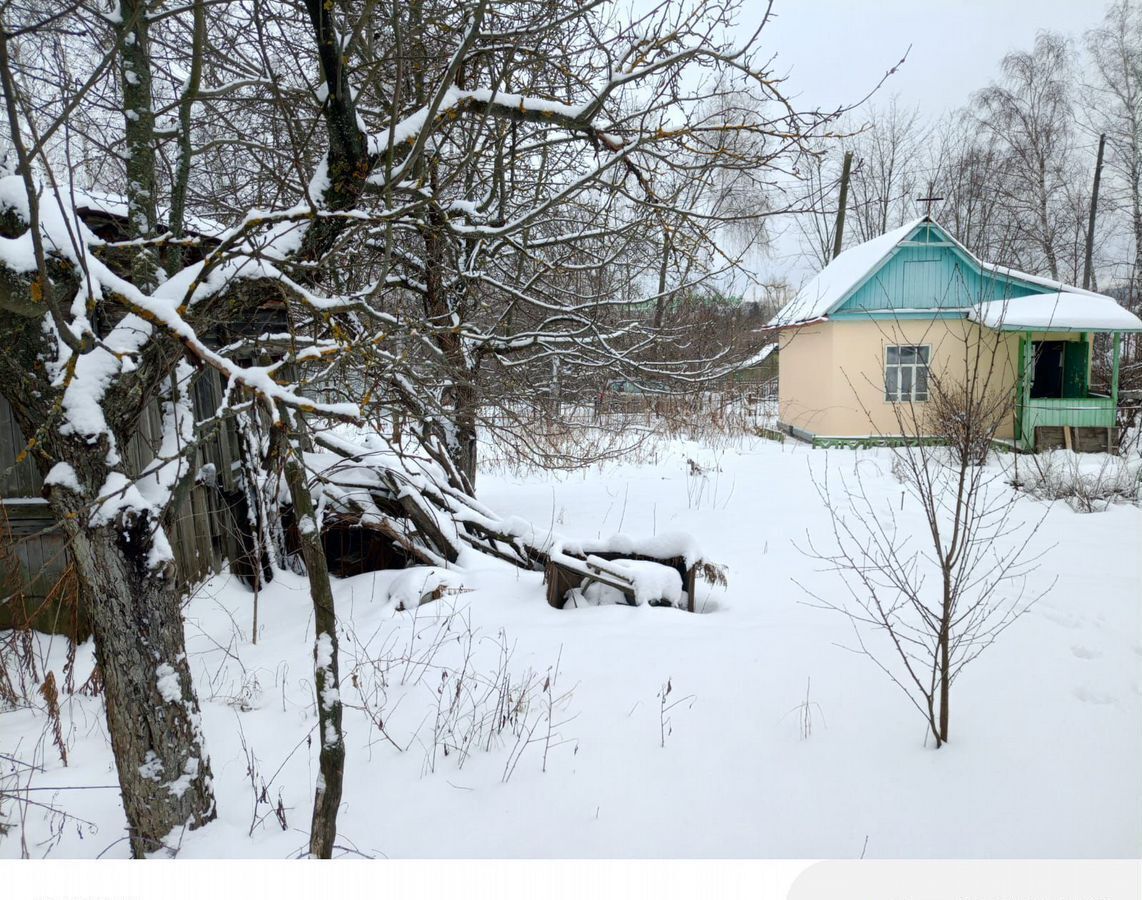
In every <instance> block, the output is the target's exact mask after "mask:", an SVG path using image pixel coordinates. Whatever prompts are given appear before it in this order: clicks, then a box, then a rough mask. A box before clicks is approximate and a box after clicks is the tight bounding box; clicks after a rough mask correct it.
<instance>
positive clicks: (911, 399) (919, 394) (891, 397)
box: [884, 344, 932, 403]
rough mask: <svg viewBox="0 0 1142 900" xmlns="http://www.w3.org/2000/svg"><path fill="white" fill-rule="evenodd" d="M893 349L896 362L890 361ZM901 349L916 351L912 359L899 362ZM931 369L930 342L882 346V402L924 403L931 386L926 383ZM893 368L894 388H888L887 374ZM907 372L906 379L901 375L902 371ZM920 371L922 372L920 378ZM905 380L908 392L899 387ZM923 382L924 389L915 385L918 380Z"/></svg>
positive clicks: (929, 394)
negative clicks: (895, 352)
mask: <svg viewBox="0 0 1142 900" xmlns="http://www.w3.org/2000/svg"><path fill="white" fill-rule="evenodd" d="M893 350H895V351H897V354H896V360H897V361H896V362H890V360H889V355H890V354H891V352H892V351H893ZM901 350H914V351H917V352H915V353H914V354H913V357H914V361H912V362H900V351H901ZM931 369H932V345H931V344H889V345H888V346H886V347H885V348H884V402H885V403H926V402H927V401H928V398H929V397H930V396H931V393H932V392H931V388H930V385H929V383H928V380H929V372H930V371H931ZM890 370H893V371H894V373H895V376H896V379H895V384H896V388H895V390H890V389H889V384H890V381H889V374H890ZM905 372H907V373H908V377H907V379H905V378H904V377H903V375H904V373H905ZM921 373H923V375H922V378H921V377H920V376H921ZM905 380H907V381H908V384H909V389H908V393H907V394H905V393H904V391H903V390H902V389H901V385H902V384H903V383H904V381H905ZM921 380H923V382H924V389H923V390H919V389H918V387H917V385H918V384H919V383H920V381H921Z"/></svg>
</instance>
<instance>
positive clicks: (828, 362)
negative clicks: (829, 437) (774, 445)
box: [777, 323, 833, 434]
mask: <svg viewBox="0 0 1142 900" xmlns="http://www.w3.org/2000/svg"><path fill="white" fill-rule="evenodd" d="M832 329H833V326H832V325H831V324H829V323H821V324H817V325H806V326H804V327H801V328H795V329H791V330H789V331H783V332H782V333H781V336H780V343H779V349H778V357H777V401H778V409H779V411H780V412H779V418H780V419H781V421H782V422H783V423H784V424H786V425H792V426H794V427H796V428H800V429H802V430H804V431H808V432H810V433H811V434H829V433H830V432H829V431H827V430H826V429H827V428H828V427H829V417H830V416H831V414H832V405H833V332H832Z"/></svg>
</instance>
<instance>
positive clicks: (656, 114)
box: [0, 0, 832, 855]
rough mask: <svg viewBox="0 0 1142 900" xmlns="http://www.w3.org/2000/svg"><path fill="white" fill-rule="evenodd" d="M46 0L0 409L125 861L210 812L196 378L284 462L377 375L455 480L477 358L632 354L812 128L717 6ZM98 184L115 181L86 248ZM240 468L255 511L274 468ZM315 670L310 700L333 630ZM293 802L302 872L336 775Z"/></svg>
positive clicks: (28, 45) (24, 57) (14, 189)
mask: <svg viewBox="0 0 1142 900" xmlns="http://www.w3.org/2000/svg"><path fill="white" fill-rule="evenodd" d="M41 7H42V5H41V4H37V3H29V4H8V5H5V6H3V7H2V8H0V78H2V80H3V89H4V102H5V117H4V118H5V120H6V127H7V130H8V137H9V138H10V140H11V144H12V148H13V153H12V157H11V159H10V164H11V167H12V168H14V169H15V171H16V172H17V173H18V174H16V175H12V176H8V177H6V178H4V179H3V180H2V181H0V239H2V240H3V244H2V245H0V250H2V251H3V252H2V253H0V338H2V340H0V391H2V392H3V394H4V396H5V398H6V399H7V400H8V402H9V403H10V405H11V406H12V409H13V411H14V414H15V417H16V419H17V421H18V422H19V425H20V427H21V429H22V430H23V431H24V433H25V435H26V436H27V438H28V448H27V453H28V455H30V456H31V457H32V458H33V459H34V460H35V462H36V464H37V466H38V467H39V469H40V471H41V473H42V474H43V475H44V478H45V485H46V487H47V493H48V498H49V502H50V504H51V508H52V510H53V512H54V513H55V514H56V516H57V517H58V519H59V521H60V522H61V525H62V527H63V528H64V530H65V532H66V534H67V536H68V538H69V539H70V542H71V549H72V553H73V555H74V557H75V561H76V569H77V576H78V578H79V580H80V582H81V586H82V589H83V590H84V591H85V592H86V594H85V595H86V596H90V597H91V605H92V609H91V613H92V620H93V627H94V631H95V639H96V644H97V652H98V655H99V659H100V664H101V667H102V669H103V674H104V680H105V685H106V694H105V699H106V707H107V717H108V724H109V730H110V732H111V736H112V745H113V749H114V751H115V757H116V763H117V768H118V774H119V784H120V789H121V793H122V796H123V802H124V808H125V811H126V814H127V820H128V824H129V828H130V830H131V844H132V850H133V852H134V853H135V854H136V855H143V854H146V853H149V852H153V851H155V850H157V849H158V848H160V847H161V846H162V844H163V842H164V840H165V839H166V837H167V835H168V834H170V833H171V832H172V831H173V830H175V829H177V828H180V827H182V826H184V825H189V826H190V827H197V826H199V825H202V824H205V823H206V822H208V821H210V820H211V818H212V817H213V816H214V798H213V794H212V788H211V778H210V767H209V761H208V757H207V754H206V752H205V746H204V740H203V737H202V735H201V733H200V730H199V727H198V722H199V716H198V707H197V700H196V698H195V695H194V689H193V685H192V683H191V676H190V669H189V666H188V662H187V658H186V653H185V645H184V638H183V632H182V620H181V612H180V605H181V601H182V595H181V590H180V589H179V587H178V586H177V584H176V581H175V579H174V578H173V575H172V571H171V570H172V567H173V562H172V554H171V551H170V547H169V543H168V541H167V540H166V530H165V529H166V527H167V526H168V525H169V521H168V520H169V517H170V515H171V510H172V509H173V504H172V498H173V497H174V496H176V495H177V493H178V492H179V491H180V490H182V489H183V488H184V487H185V485H186V484H188V483H190V482H191V481H193V479H194V478H195V477H196V476H197V475H198V473H197V472H196V471H195V469H194V465H193V459H194V453H195V449H196V447H197V445H198V442H199V441H200V440H201V438H202V436H203V434H204V428H203V426H202V423H200V422H195V421H193V417H191V416H189V415H188V412H187V409H188V406H187V402H186V398H187V394H188V390H189V388H188V382H189V379H190V377H191V373H192V370H193V369H194V368H210V369H213V370H215V371H216V372H218V373H219V374H220V376H221V377H222V379H223V380H224V382H225V384H226V391H225V396H224V398H223V399H222V401H221V404H220V406H219V408H218V409H217V410H216V411H215V414H214V416H212V417H210V419H211V421H212V422H214V423H215V424H216V423H217V422H218V421H220V420H223V419H227V418H232V417H236V416H239V415H240V416H244V417H246V420H247V421H250V422H258V421H260V422H263V423H266V422H268V423H269V426H270V428H271V433H274V432H273V431H272V430H273V429H279V428H285V432H286V433H285V438H284V440H285V444H286V446H285V447H284V448H282V450H281V452H280V453H279V459H280V461H282V462H283V463H284V462H286V461H288V460H291V459H296V453H297V451H298V447H297V446H296V445H295V437H296V435H297V434H299V433H302V432H304V430H305V429H304V428H303V427H302V426H303V425H305V424H307V423H312V422H315V421H319V422H326V423H327V422H331V421H337V420H342V419H350V420H358V417H359V415H360V412H361V406H362V405H372V404H374V403H376V402H377V398H376V396H375V395H373V394H370V393H369V391H370V389H372V388H375V389H377V390H378V391H379V392H380V393H381V394H382V399H383V400H384V401H385V402H386V403H387V404H389V405H390V407H392V408H395V407H398V406H399V407H400V408H401V409H403V410H404V411H405V412H406V413H407V416H408V418H409V419H411V420H413V421H415V422H416V423H417V426H418V428H419V429H421V430H422V432H423V435H422V436H423V437H424V438H425V439H424V446H425V447H427V448H429V450H430V451H432V452H435V451H436V450H439V451H441V452H440V461H441V465H442V467H443V468H444V470H445V471H446V476H445V477H446V479H447V481H448V482H449V484H448V486H447V487H448V489H449V490H459V491H461V492H468V493H470V492H471V491H472V489H473V488H472V475H473V474H474V471H475V423H476V420H477V417H478V414H479V409H480V404H481V402H482V400H483V399H486V397H487V394H486V393H482V390H483V383H482V381H481V377H482V374H483V367H484V366H488V367H489V368H492V369H493V371H495V372H502V371H507V370H508V369H509V368H511V367H515V368H516V370H517V371H520V372H531V373H534V372H535V371H536V370H537V369H540V368H542V369H544V370H548V371H549V367H550V366H551V365H552V363H553V362H554V361H556V360H558V361H559V363H560V365H562V366H565V367H571V366H579V367H581V368H583V369H588V370H589V369H591V368H594V369H596V370H598V369H600V368H602V367H603V366H607V365H618V366H622V365H629V364H630V363H629V362H628V361H634V364H636V365H639V366H642V367H645V366H646V360H647V359H648V358H649V354H650V351H651V349H652V348H653V345H654V343H655V340H656V339H657V337H658V335H657V334H656V332H655V329H654V327H653V320H652V319H651V320H650V321H649V322H648V321H647V317H646V316H645V315H644V313H645V310H646V309H647V307H648V306H653V305H654V304H655V302H656V301H657V300H658V299H659V298H660V297H661V296H662V294H663V291H661V290H659V289H658V287H657V286H658V284H659V282H660V280H661V279H660V278H659V277H658V276H659V273H660V271H661V269H662V266H663V262H662V261H663V259H665V260H666V266H667V268H670V269H671V270H676V271H681V272H685V273H686V276H685V277H684V278H675V279H672V280H671V282H670V285H669V287H668V291H669V292H670V293H671V294H673V293H677V292H679V291H681V290H683V289H686V288H689V287H691V286H693V285H694V284H696V283H700V282H701V281H702V280H705V279H708V278H710V277H711V276H714V275H716V274H717V273H719V272H725V271H727V270H728V269H731V268H732V267H733V266H734V264H735V262H736V259H735V257H734V255H733V254H731V253H729V252H727V247H728V246H730V245H729V244H726V243H723V242H722V241H721V235H720V232H721V231H722V230H724V229H731V228H739V229H740V232H752V233H753V234H754V235H757V234H759V233H760V229H759V223H760V222H761V221H762V220H763V219H764V217H765V216H768V215H770V214H772V213H774V212H775V208H774V207H773V205H771V204H769V203H766V202H763V201H760V200H757V199H756V198H754V199H751V191H752V190H754V189H755V188H756V189H757V191H759V192H762V193H764V191H765V190H767V188H768V183H767V180H766V179H767V178H768V177H769V174H768V173H769V172H770V170H772V169H776V168H779V167H780V166H781V165H783V163H784V161H785V160H787V159H788V158H790V157H791V156H796V154H797V153H799V152H800V147H801V145H802V143H803V142H804V141H805V140H806V138H807V137H808V136H809V135H810V134H811V133H812V132H813V131H814V129H815V128H817V127H818V126H820V125H822V124H823V123H827V122H828V121H830V120H831V118H832V116H831V115H824V114H820V113H817V112H810V113H801V112H798V111H797V110H796V109H795V108H794V107H793V106H792V105H791V104H790V103H789V101H788V100H787V99H786V98H785V96H784V95H783V94H782V93H781V89H780V85H781V80H780V79H777V78H774V77H773V76H772V74H771V73H770V72H769V71H768V69H767V67H766V61H765V60H766V59H767V58H768V54H764V55H763V54H762V53H761V49H760V44H759V36H760V28H759V30H758V32H757V33H754V34H752V35H746V36H745V37H744V38H742V39H741V40H736V41H735V40H731V38H729V37H727V35H728V34H730V33H731V29H729V28H728V27H727V26H728V25H729V24H730V23H731V22H732V21H733V20H734V16H735V15H736V9H737V5H736V4H734V3H730V4H727V3H724V2H721V0H699V2H697V3H695V4H692V5H689V6H687V7H685V8H680V7H678V6H677V5H675V4H672V3H666V2H662V3H658V4H657V5H655V6H653V7H651V8H649V9H645V8H644V9H640V10H638V11H636V12H634V13H623V12H621V11H619V10H617V9H616V7H615V5H613V4H610V3H604V2H601V0H593V2H588V3H581V2H572V0H534V2H524V3H518V4H517V3H511V4H506V3H492V2H489V0H471V2H464V3H441V2H429V0H424V2H414V3H407V4H406V3H402V2H395V0H394V2H391V3H383V4H376V3H356V2H345V3H329V2H320V0H304V2H299V3H296V4H278V3H270V2H265V0H253V2H252V3H239V2H233V3H229V2H222V3H211V4H209V5H208V4H206V3H205V2H195V0H191V2H189V3H186V4H182V5H177V6H173V7H167V6H165V5H161V4H154V3H150V2H145V0H130V2H124V3H123V4H122V5H121V9H120V11H119V14H118V15H116V16H108V15H106V14H105V11H104V10H103V8H102V7H101V6H100V5H99V4H97V3H94V2H87V0H81V2H75V3H72V2H61V3H60V4H58V5H49V8H46V9H45V8H41ZM767 22H768V15H767V16H766V17H765V18H764V20H763V22H762V26H763V27H764V25H765V24H766V23H767ZM54 60H60V61H61V64H60V65H55V64H54V63H53V61H54ZM92 188H105V189H110V191H111V193H112V194H114V195H115V196H114V198H113V199H112V200H110V201H109V203H110V205H111V206H113V207H114V209H101V210H100V211H99V216H98V218H100V221H101V222H103V223H104V224H108V222H111V223H112V224H113V226H114V227H109V228H108V229H106V230H107V236H104V235H103V234H96V232H95V230H94V228H95V226H93V225H89V224H88V222H89V220H90V221H94V219H93V218H92V216H91V210H90V208H89V206H90V203H91V202H92V198H93V197H94V192H93V191H91V190H90V189H92ZM85 216H86V218H85ZM205 217H212V218H214V219H220V220H222V222H223V223H225V224H217V223H214V224H211V223H203V222H202V220H203V218H205ZM200 225H204V227H199V226H200ZM665 235H669V241H664V236H665ZM749 243H750V242H748V241H746V242H742V245H743V246H748V245H749ZM667 245H668V247H667ZM664 247H667V249H666V250H665V251H664V250H663V248H664ZM263 325H265V326H267V328H268V331H267V330H266V328H262V327H261V326H263ZM705 365H706V363H705V361H700V360H699V361H695V360H692V359H684V358H681V357H679V358H678V359H676V360H675V363H674V364H672V365H664V366H662V367H661V368H662V370H663V371H664V372H666V373H670V372H673V373H675V374H677V375H679V376H682V377H699V376H701V375H702V371H701V370H702V368H703V366H705ZM707 368H708V367H707ZM521 379H522V376H521ZM517 383H519V382H517ZM358 389H360V390H358ZM330 395H332V396H333V397H334V399H332V400H325V399H321V400H318V399H315V397H317V396H321V397H327V396H330ZM155 402H158V403H160V404H162V406H163V408H164V409H165V410H166V413H167V414H166V416H165V426H166V427H165V433H164V438H163V449H162V450H161V452H160V454H159V456H158V458H157V461H156V463H155V465H154V466H153V467H149V468H148V471H146V472H143V473H140V472H137V471H133V470H132V469H131V467H130V466H129V465H128V464H127V463H126V462H125V459H124V454H123V453H122V452H121V451H122V450H123V448H124V447H125V446H126V444H127V442H128V440H129V439H130V436H131V434H132V433H133V431H134V429H135V427H136V425H137V422H138V421H139V418H140V416H141V415H142V411H143V410H144V409H145V408H146V407H147V405H148V404H151V403H155ZM287 420H288V421H287ZM283 423H286V424H284V425H283ZM251 444H252V445H253V446H252V451H251V457H252V458H251V459H250V460H247V464H249V465H251V466H252V467H255V469H256V466H258V465H263V464H264V463H262V462H261V461H259V460H258V459H257V457H258V455H259V454H261V453H263V452H266V451H265V442H263V441H262V438H261V436H257V439H256V440H253V439H252V440H251ZM263 474H265V475H266V477H265V478H262V475H263ZM293 474H294V475H295V476H296V472H294V473H293ZM271 476H272V477H271ZM255 477H257V478H258V479H259V480H260V481H261V482H262V483H260V484H259V486H258V490H259V492H260V494H261V496H262V498H263V499H266V500H267V502H269V501H270V499H271V498H276V493H275V492H274V490H273V488H274V487H275V484H273V483H265V482H272V481H273V477H276V470H273V471H272V472H266V473H256V475H255ZM152 482H154V485H152ZM292 486H293V487H295V488H297V491H295V493H298V491H300V490H301V485H300V480H299V479H298V478H296V477H294V484H293V485H292ZM152 488H153V489H152ZM442 490H443V489H442ZM295 506H296V507H298V508H299V510H300V509H301V508H303V507H304V501H303V499H302V498H301V496H300V493H298V496H297V497H296V498H295ZM259 527H260V526H259ZM509 543H510V542H509ZM310 549H311V550H312V549H313V548H310ZM310 556H311V558H309V559H307V560H306V562H307V564H308V567H309V570H310V576H311V582H312V590H313V593H314V601H315V603H316V604H318V605H319V606H322V610H323V612H322V616H323V617H324V618H323V619H322V622H323V623H324V624H323V625H322V628H321V634H324V635H329V636H332V635H333V624H335V623H333V624H331V623H330V620H331V619H332V618H333V611H332V608H331V607H329V608H328V609H327V610H326V609H325V607H326V606H328V604H324V601H323V600H322V596H323V590H324V588H323V587H322V585H323V582H324V580H323V577H322V574H321V571H320V559H319V558H318V557H317V556H316V555H313V554H310ZM323 604H324V605H323ZM327 625H328V626H329V627H326V626H327ZM317 656H318V666H317V668H318V670H321V671H324V672H326V673H327V674H326V675H325V676H322V677H325V678H326V680H327V681H328V680H332V681H334V682H335V680H336V671H337V660H336V644H335V643H332V646H331V652H330V655H329V663H328V665H323V664H322V662H321V661H322V660H324V659H325V655H324V654H323V653H322V652H321V650H320V648H319V649H318V653H317ZM319 680H320V679H319ZM318 703H319V716H324V713H322V709H323V708H324V707H323V706H322V704H323V703H324V697H322V696H319V697H318ZM330 716H335V713H334V712H333V711H330ZM324 721H325V718H323V722H324ZM323 748H324V744H323ZM335 751H336V748H335V747H332V748H330V753H329V754H325V752H324V749H323V759H322V768H323V771H327V772H329V773H333V772H334V771H335V769H336V768H337V760H336V758H335V757H336V752H335ZM327 764H328V765H327ZM316 801H317V803H316V806H317V807H319V809H315V817H314V832H315V833H314V836H313V842H312V846H313V848H314V852H315V853H319V854H325V853H328V852H330V850H331V847H332V835H333V834H334V833H335V830H334V829H335V825H334V824H333V823H334V815H335V807H336V785H335V784H333V783H332V780H329V781H327V782H326V783H325V785H324V790H323V791H319V792H318V794H317V796H316ZM319 813H320V815H319Z"/></svg>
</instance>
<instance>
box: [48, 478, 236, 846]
mask: <svg viewBox="0 0 1142 900" xmlns="http://www.w3.org/2000/svg"><path fill="white" fill-rule="evenodd" d="M88 483H98V484H101V483H102V482H101V481H100V482H92V481H90V480H89V481H88ZM50 497H51V503H52V509H53V510H54V512H55V513H56V515H57V516H58V518H59V519H60V521H61V522H62V523H63V527H64V530H65V531H66V533H67V536H68V538H69V540H70V548H71V552H72V556H73V558H74V560H75V566H76V570H77V575H78V577H79V580H80V582H81V583H82V584H83V585H84V586H85V588H86V591H85V595H84V596H85V597H88V598H89V600H90V610H89V612H90V617H91V625H92V630H93V632H94V635H95V650H96V658H97V659H98V661H99V666H100V669H101V671H102V674H103V685H104V701H105V706H106V711H107V729H108V732H109V734H110V736H111V748H112V751H113V752H114V754H115V765H116V768H117V770H118V773H119V789H120V793H121V795H122V800H123V810H124V812H125V813H126V816H127V827H128V830H129V836H130V841H131V851H132V853H133V855H134V856H136V857H141V856H143V855H145V854H147V853H153V852H155V851H157V850H159V849H160V848H162V847H164V846H171V844H174V845H175V846H177V842H178V841H179V834H178V830H179V829H181V828H184V827H185V828H190V829H194V828H198V827H199V826H201V825H205V824H206V823H207V822H209V821H211V820H212V819H213V818H214V816H215V805H214V794H213V789H212V786H211V772H210V761H209V758H208V757H207V755H206V748H205V744H204V742H203V738H202V731H201V727H200V722H201V717H200V714H199V708H198V698H197V697H196V696H195V692H194V687H193V685H192V683H191V677H190V668H189V666H188V664H187V658H186V644H185V641H184V636H183V623H182V612H181V608H180V607H181V600H182V595H181V591H180V589H179V587H178V585H177V584H176V583H175V580H174V575H173V571H172V570H173V566H170V565H168V566H166V569H165V571H160V570H156V569H155V568H154V567H153V566H152V564H151V563H150V561H149V559H148V557H149V556H150V554H151V552H152V550H153V548H154V537H155V534H156V529H157V524H156V523H155V521H154V520H153V518H152V517H151V516H149V515H147V514H136V515H134V516H133V517H132V518H130V519H124V518H122V517H121V518H120V519H119V520H117V521H115V522H113V523H110V524H107V525H96V524H92V523H91V522H90V521H89V517H90V515H91V501H90V500H89V499H87V498H85V497H82V496H80V495H79V494H77V493H75V492H73V491H71V490H68V489H66V488H63V487H60V486H54V487H53V488H52V489H51V494H50Z"/></svg>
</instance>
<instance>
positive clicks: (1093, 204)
mask: <svg viewBox="0 0 1142 900" xmlns="http://www.w3.org/2000/svg"><path fill="white" fill-rule="evenodd" d="M1105 149H1106V135H1105V134H1100V135H1099V136H1098V158H1097V159H1096V160H1095V163H1094V187H1092V188H1091V190H1090V219H1089V220H1088V221H1087V226H1086V259H1085V260H1084V261H1083V290H1084V291H1089V290H1090V289H1091V282H1092V281H1093V280H1094V271H1093V266H1092V265H1091V262H1092V258H1093V257H1094V220H1095V215H1096V214H1097V213H1098V184H1099V182H1100V181H1101V180H1102V154H1103V151H1104V150H1105ZM1095 290H1098V287H1097V285H1096V286H1095Z"/></svg>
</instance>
